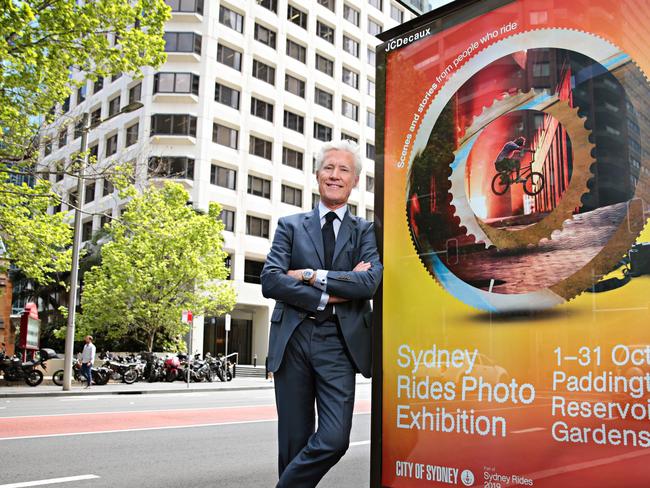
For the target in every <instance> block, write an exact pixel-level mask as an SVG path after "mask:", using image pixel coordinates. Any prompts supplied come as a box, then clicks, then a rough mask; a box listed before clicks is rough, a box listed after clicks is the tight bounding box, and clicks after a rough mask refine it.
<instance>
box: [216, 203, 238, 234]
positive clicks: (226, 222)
mask: <svg viewBox="0 0 650 488" xmlns="http://www.w3.org/2000/svg"><path fill="white" fill-rule="evenodd" d="M219 218H220V219H221V221H222V222H223V230H227V231H228V232H235V212H233V211H232V210H227V209H225V208H223V209H221V215H219Z"/></svg>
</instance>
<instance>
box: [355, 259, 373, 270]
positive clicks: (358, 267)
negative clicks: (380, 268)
mask: <svg viewBox="0 0 650 488" xmlns="http://www.w3.org/2000/svg"><path fill="white" fill-rule="evenodd" d="M371 266H372V265H371V264H370V263H366V262H365V261H361V262H360V263H359V264H357V265H356V266H355V267H354V269H353V270H352V271H353V272H355V273H359V272H360V271H368V270H369V269H370V268H371Z"/></svg>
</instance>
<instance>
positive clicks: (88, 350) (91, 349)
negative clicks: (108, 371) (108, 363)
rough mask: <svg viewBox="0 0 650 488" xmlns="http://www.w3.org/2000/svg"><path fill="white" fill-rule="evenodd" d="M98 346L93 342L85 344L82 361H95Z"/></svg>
mask: <svg viewBox="0 0 650 488" xmlns="http://www.w3.org/2000/svg"><path fill="white" fill-rule="evenodd" d="M96 350H97V348H96V347H95V344H93V343H92V342H90V343H88V344H85V345H84V350H83V352H82V353H81V362H82V363H84V364H85V363H93V362H94V361H95V351H96Z"/></svg>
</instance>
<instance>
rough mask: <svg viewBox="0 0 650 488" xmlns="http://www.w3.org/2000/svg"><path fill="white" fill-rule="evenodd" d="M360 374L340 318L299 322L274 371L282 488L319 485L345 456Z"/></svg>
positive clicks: (280, 483) (279, 486) (306, 487)
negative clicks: (351, 357)
mask: <svg viewBox="0 0 650 488" xmlns="http://www.w3.org/2000/svg"><path fill="white" fill-rule="evenodd" d="M355 374H356V371H355V368H354V365H353V364H352V362H351V360H350V358H349V356H348V353H347V350H346V347H345V343H344V340H343V336H342V335H341V331H340V330H339V327H338V325H337V323H336V322H332V321H327V322H323V323H320V324H317V323H316V322H315V321H314V320H313V319H305V320H304V321H303V322H301V323H300V324H299V325H298V327H297V328H296V330H295V331H294V332H293V335H292V336H291V339H290V340H289V342H288V344H287V348H286V350H285V353H284V357H283V360H282V364H281V366H280V368H279V369H278V371H277V372H276V373H275V375H274V380H275V401H276V405H277V410H278V464H279V473H280V479H279V481H278V484H277V486H276V488H313V487H315V486H316V485H317V484H318V482H319V481H320V480H321V478H322V477H323V476H325V473H327V471H329V469H330V468H331V467H332V466H334V465H335V464H336V463H337V462H338V460H339V459H341V457H342V456H343V454H345V451H347V449H348V446H349V444H350V429H351V427H352V412H353V410H354V390H355ZM314 404H316V408H317V411H318V429H315V423H316V419H315V410H314Z"/></svg>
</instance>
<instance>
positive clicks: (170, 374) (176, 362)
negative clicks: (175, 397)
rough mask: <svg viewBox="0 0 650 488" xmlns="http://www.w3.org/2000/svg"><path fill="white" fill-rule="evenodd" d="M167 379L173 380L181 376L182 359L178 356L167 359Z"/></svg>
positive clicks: (165, 365) (165, 364)
mask: <svg viewBox="0 0 650 488" xmlns="http://www.w3.org/2000/svg"><path fill="white" fill-rule="evenodd" d="M164 368H165V381H168V382H172V381H175V380H177V379H179V378H181V372H182V369H181V360H180V358H179V357H178V356H172V357H170V358H167V359H165V363H164Z"/></svg>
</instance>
